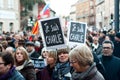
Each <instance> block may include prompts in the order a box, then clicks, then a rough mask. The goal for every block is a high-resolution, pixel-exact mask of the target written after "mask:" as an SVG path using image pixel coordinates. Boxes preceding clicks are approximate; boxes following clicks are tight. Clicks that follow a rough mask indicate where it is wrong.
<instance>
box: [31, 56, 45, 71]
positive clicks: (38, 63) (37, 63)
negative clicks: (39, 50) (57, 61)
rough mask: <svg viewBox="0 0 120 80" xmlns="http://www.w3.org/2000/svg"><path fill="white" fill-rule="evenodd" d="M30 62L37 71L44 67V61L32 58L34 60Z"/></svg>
mask: <svg viewBox="0 0 120 80" xmlns="http://www.w3.org/2000/svg"><path fill="white" fill-rule="evenodd" d="M32 62H33V64H34V67H35V68H37V69H43V68H44V67H45V61H44V59H38V58H34V59H32Z"/></svg>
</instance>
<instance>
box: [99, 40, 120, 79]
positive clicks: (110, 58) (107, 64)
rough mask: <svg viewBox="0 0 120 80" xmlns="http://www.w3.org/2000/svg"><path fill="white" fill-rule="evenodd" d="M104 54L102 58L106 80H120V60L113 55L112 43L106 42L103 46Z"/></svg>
mask: <svg viewBox="0 0 120 80" xmlns="http://www.w3.org/2000/svg"><path fill="white" fill-rule="evenodd" d="M102 46H103V49H102V52H103V54H102V55H101V56H100V60H101V61H102V63H103V65H104V68H105V76H104V77H105V80H120V58H118V57H115V56H114V55H112V53H113V49H114V44H113V42H112V41H109V40H105V41H104V42H103V44H102Z"/></svg>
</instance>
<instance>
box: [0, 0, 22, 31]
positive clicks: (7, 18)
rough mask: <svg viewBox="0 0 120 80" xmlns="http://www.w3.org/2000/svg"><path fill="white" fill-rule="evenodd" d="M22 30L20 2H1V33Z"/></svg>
mask: <svg viewBox="0 0 120 80" xmlns="http://www.w3.org/2000/svg"><path fill="white" fill-rule="evenodd" d="M18 30H20V1H19V0H0V33H2V32H3V31H5V32H18Z"/></svg>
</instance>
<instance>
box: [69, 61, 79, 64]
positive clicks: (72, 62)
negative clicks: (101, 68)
mask: <svg viewBox="0 0 120 80" xmlns="http://www.w3.org/2000/svg"><path fill="white" fill-rule="evenodd" d="M69 62H70V63H71V64H74V63H76V62H77V61H69Z"/></svg>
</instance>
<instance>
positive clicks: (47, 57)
mask: <svg viewBox="0 0 120 80" xmlns="http://www.w3.org/2000/svg"><path fill="white" fill-rule="evenodd" d="M46 61H47V64H49V65H53V64H55V62H56V61H55V59H54V58H53V57H52V56H50V55H49V54H48V56H46Z"/></svg>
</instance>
